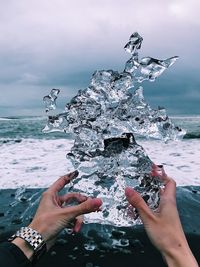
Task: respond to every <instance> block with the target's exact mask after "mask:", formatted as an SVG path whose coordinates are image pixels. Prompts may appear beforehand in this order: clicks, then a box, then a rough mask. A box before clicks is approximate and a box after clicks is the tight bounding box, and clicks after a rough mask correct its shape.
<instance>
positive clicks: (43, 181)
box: [0, 115, 200, 189]
mask: <svg viewBox="0 0 200 267" xmlns="http://www.w3.org/2000/svg"><path fill="white" fill-rule="evenodd" d="M171 119H172V120H173V122H174V123H175V124H176V125H178V126H180V127H183V128H184V129H186V131H187V134H186V136H185V137H184V138H183V140H182V141H169V142H168V143H167V144H166V143H163V142H162V141H159V140H145V139H142V138H141V139H140V140H139V142H140V144H141V145H142V146H143V148H144V149H145V150H146V152H147V154H148V155H149V157H150V158H151V159H152V160H153V161H154V162H155V163H156V164H163V165H164V167H165V169H166V172H167V173H168V174H169V175H170V176H172V177H173V178H174V179H175V180H176V182H177V185H178V186H184V185H200V162H199V158H200V116H195V115H190V116H188V115H187V116H184V115H183V116H172V117H171ZM45 124H46V118H45V117H15V118H10V117H9V118H8V117H7V118H5V117H4V118H0V162H1V163H0V189H6V188H20V187H22V186H24V187H28V188H42V187H48V186H49V185H51V184H52V182H54V181H55V180H56V179H57V178H58V177H59V176H61V175H63V174H66V173H68V172H69V171H72V170H73V166H72V165H71V163H70V161H67V160H66V159H65V156H66V152H67V151H70V149H71V147H72V145H73V139H72V138H71V137H70V135H67V134H65V133H48V134H44V133H42V129H43V128H44V126H45Z"/></svg>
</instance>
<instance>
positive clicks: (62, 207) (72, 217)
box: [12, 171, 102, 259]
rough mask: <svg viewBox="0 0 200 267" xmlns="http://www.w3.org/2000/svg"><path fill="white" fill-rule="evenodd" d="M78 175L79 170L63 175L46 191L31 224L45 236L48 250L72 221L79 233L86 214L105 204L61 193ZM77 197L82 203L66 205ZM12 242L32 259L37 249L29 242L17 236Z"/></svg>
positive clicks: (80, 196) (96, 200)
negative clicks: (33, 248)
mask: <svg viewBox="0 0 200 267" xmlns="http://www.w3.org/2000/svg"><path fill="white" fill-rule="evenodd" d="M77 175H78V171H75V172H73V173H70V174H68V175H64V176H62V177H61V178H59V179H58V180H57V181H56V182H55V183H54V184H53V185H52V186H50V187H49V189H48V190H47V191H45V192H44V193H43V195H42V198H41V201H40V204H39V207H38V209H37V211H36V214H35V216H34V218H33V221H32V222H31V224H30V225H29V227H31V228H32V229H34V230H36V231H38V233H40V234H41V235H42V237H43V239H44V241H45V242H46V244H47V249H49V248H50V247H51V246H52V245H53V244H54V242H55V239H56V237H57V235H58V234H59V232H61V231H62V230H63V229H64V228H65V227H67V226H69V224H71V223H74V227H73V230H74V231H75V232H78V231H79V230H80V227H81V224H82V221H83V220H82V215H83V214H86V213H90V212H94V211H98V210H99V208H100V206H101V204H102V201H101V199H98V198H94V199H91V198H88V197H86V196H83V195H81V194H79V193H68V194H65V195H62V196H59V195H58V192H59V191H60V190H61V189H63V187H64V186H65V185H66V184H68V183H69V182H70V181H71V180H72V179H73V178H75V177H76V176H77ZM73 200H76V201H77V202H78V203H79V204H78V205H74V206H66V204H69V203H70V202H71V201H73ZM12 242H13V243H15V244H16V245H17V246H19V247H20V248H21V249H22V251H23V252H24V253H25V255H26V256H27V257H28V258H29V259H30V258H31V257H32V255H33V251H32V249H30V247H28V246H27V244H25V243H26V242H25V241H23V240H22V239H20V238H16V239H15V240H14V241H12Z"/></svg>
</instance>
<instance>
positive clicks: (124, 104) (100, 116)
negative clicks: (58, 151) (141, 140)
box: [44, 33, 185, 226]
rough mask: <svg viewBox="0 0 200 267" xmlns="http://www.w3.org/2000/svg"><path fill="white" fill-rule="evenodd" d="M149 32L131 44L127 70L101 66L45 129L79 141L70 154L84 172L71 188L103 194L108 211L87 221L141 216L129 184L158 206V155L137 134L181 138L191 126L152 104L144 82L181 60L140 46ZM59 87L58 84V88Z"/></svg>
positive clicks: (121, 222)
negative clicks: (148, 53)
mask: <svg viewBox="0 0 200 267" xmlns="http://www.w3.org/2000/svg"><path fill="white" fill-rule="evenodd" d="M142 41H143V38H142V37H141V36H140V35H139V34H138V33H134V34H132V35H131V37H130V39H129V42H128V43H127V44H126V45H125V47H124V48H125V50H126V51H127V52H128V53H130V54H131V58H130V59H129V60H128V61H127V62H126V64H125V69H124V71H123V72H121V73H120V72H118V71H113V70H100V71H95V72H94V74H93V76H92V79H91V83H90V85H89V86H88V87H87V88H86V89H84V90H80V91H79V92H78V93H77V95H75V96H74V97H73V98H72V99H71V101H70V102H69V103H67V104H66V106H65V110H64V112H63V113H61V114H58V115H56V116H49V118H48V122H47V125H46V126H45V128H44V132H52V131H64V132H70V133H72V134H73V137H74V145H73V147H72V149H71V151H70V152H69V153H68V154H67V158H68V159H70V160H71V162H72V164H73V166H74V168H76V169H78V170H79V171H80V173H81V175H80V177H79V178H77V179H75V180H74V182H73V187H72V188H71V190H73V191H79V192H82V193H85V194H87V195H90V196H94V197H101V198H102V200H103V203H104V204H103V207H102V211H101V212H98V213H95V214H94V213H93V214H89V215H87V216H86V219H85V220H86V222H101V223H104V224H112V225H117V226H128V225H133V224H136V223H139V222H140V219H139V218H138V216H137V212H136V211H135V210H134V209H132V208H130V206H129V205H128V203H127V202H126V199H125V195H124V189H125V187H126V186H127V185H128V186H132V187H134V188H136V189H137V190H138V191H139V192H140V193H141V194H142V196H143V198H144V199H145V201H146V202H147V203H148V205H149V206H150V207H151V208H152V209H155V208H156V207H157V205H158V203H159V193H158V191H159V187H160V181H159V179H158V177H152V176H151V174H150V172H151V167H152V164H153V163H152V161H151V160H150V159H149V157H148V155H147V154H146V153H145V151H144V149H143V148H142V147H141V146H140V145H139V144H137V142H136V140H135V137H137V136H142V137H146V138H156V139H161V140H163V141H168V140H176V139H179V138H181V137H182V136H183V135H184V134H185V131H184V130H182V129H180V128H179V127H176V126H175V125H173V124H172V122H171V120H170V119H169V118H168V116H167V115H166V111H165V109H164V108H160V107H159V108H158V109H152V108H151V107H150V106H149V105H148V104H147V103H146V101H145V99H144V96H143V88H142V87H141V86H140V85H139V83H141V82H143V81H144V80H149V81H154V80H155V79H156V78H157V77H158V76H160V75H161V74H162V73H163V71H165V70H166V69H167V68H168V67H170V66H171V65H172V64H174V62H175V61H176V59H177V57H171V58H169V59H165V60H158V59H153V58H150V57H144V58H142V59H141V60H140V59H139V55H138V50H139V49H140V48H141V44H142ZM53 90H55V89H53ZM58 93H59V90H58V91H56V92H55V91H53V92H52V91H51V93H50V95H48V96H46V97H45V98H44V101H45V103H46V111H47V112H48V111H49V110H51V109H54V108H55V100H56V98H57V95H58Z"/></svg>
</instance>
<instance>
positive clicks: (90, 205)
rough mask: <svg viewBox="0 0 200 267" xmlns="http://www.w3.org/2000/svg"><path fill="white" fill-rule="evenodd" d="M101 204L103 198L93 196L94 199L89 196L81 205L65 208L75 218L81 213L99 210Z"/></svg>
mask: <svg viewBox="0 0 200 267" xmlns="http://www.w3.org/2000/svg"><path fill="white" fill-rule="evenodd" d="M101 205H102V200H101V199H100V198H93V199H91V198H88V199H87V200H86V201H84V202H83V203H81V204H79V205H76V206H71V207H66V208H65V209H66V212H67V213H68V215H70V217H71V218H75V217H77V216H79V215H83V214H87V213H90V212H94V211H98V210H99V208H100V206H101Z"/></svg>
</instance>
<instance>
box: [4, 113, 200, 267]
mask: <svg viewBox="0 0 200 267" xmlns="http://www.w3.org/2000/svg"><path fill="white" fill-rule="evenodd" d="M174 120H175V122H176V123H178V125H180V126H182V127H183V126H184V128H186V129H187V136H186V138H184V139H183V140H180V141H170V142H168V143H164V142H162V141H159V140H145V139H142V138H140V137H136V140H137V142H138V143H139V144H140V145H142V146H143V148H144V149H145V151H146V152H147V154H148V156H149V157H150V158H151V160H152V161H153V162H155V163H156V164H162V165H164V167H165V170H166V172H167V173H168V174H169V175H170V176H171V177H173V178H174V179H175V180H176V182H177V201H178V209H179V212H180V216H181V221H182V223H183V227H184V231H185V233H186V236H187V238H188V242H189V244H190V245H191V249H192V251H193V253H194V254H195V256H196V258H197V259H198V261H199V262H200V252H199V249H198V247H199V241H200V230H199V229H200V223H199V205H200V162H199V156H200V141H199V140H200V139H199V137H200V134H199V132H200V118H199V117H193V116H192V118H191V117H176V118H174ZM0 124H1V129H0V148H1V153H0V162H1V164H0V203H1V208H0V239H1V241H3V240H5V239H6V238H7V237H8V236H9V235H10V234H11V233H13V232H14V231H16V230H17V229H18V228H19V227H20V226H22V225H27V224H28V223H29V222H30V221H31V219H32V216H33V214H34V211H35V209H36V208H37V205H38V202H39V197H40V195H41V193H42V192H43V191H44V190H45V188H47V187H48V186H49V185H50V184H52V182H54V181H55V180H56V179H57V178H58V177H59V176H61V175H63V174H66V173H68V172H69V171H72V170H73V166H72V165H71V163H70V162H69V161H67V159H66V154H67V153H68V152H69V151H70V148H71V146H72V145H73V139H72V138H71V137H70V136H69V135H67V134H64V133H51V134H44V133H42V128H43V127H44V126H45V118H43V117H33V118H27V117H23V118H1V119H0ZM125 262H126V264H127V265H130V264H133V263H135V266H145V267H148V266H149V267H151V266H165V265H164V264H165V263H164V262H163V260H162V257H161V256H160V254H159V252H158V251H157V250H156V249H155V248H154V247H153V246H152V245H151V243H150V241H149V240H148V238H147V236H146V234H145V232H144V229H143V226H141V225H140V226H135V227H133V228H132V227H127V228H117V227H113V226H106V225H99V224H87V225H84V227H83V229H82V231H81V233H79V234H76V235H74V234H70V231H65V232H63V233H62V234H61V236H60V237H59V239H58V241H57V243H56V245H55V246H54V247H53V248H52V249H51V251H49V253H48V254H47V255H46V256H45V257H44V258H43V259H42V261H41V262H40V263H38V265H37V266H43V267H45V266H55V265H57V266H73V267H75V266H81V267H82V266H83V267H107V266H110V265H111V266H112V265H113V266H121V265H122V264H124V263H125Z"/></svg>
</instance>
